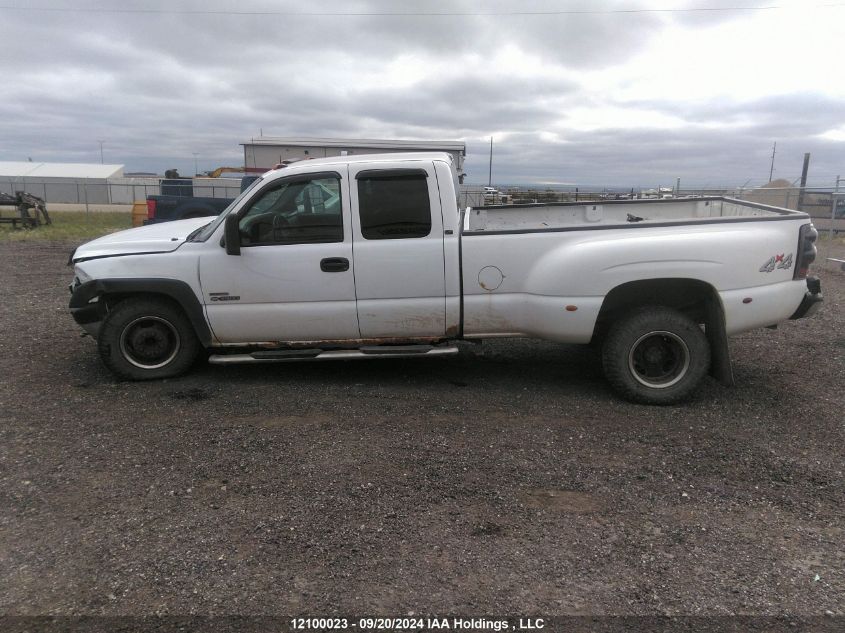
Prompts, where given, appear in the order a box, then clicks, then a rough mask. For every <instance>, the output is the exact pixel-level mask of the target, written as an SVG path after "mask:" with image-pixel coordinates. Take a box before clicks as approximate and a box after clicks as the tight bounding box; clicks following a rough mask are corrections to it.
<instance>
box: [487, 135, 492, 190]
mask: <svg viewBox="0 0 845 633" xmlns="http://www.w3.org/2000/svg"><path fill="white" fill-rule="evenodd" d="M487 186H488V187H492V186H493V137H492V136H491V137H490V173H489V174H488V176H487Z"/></svg>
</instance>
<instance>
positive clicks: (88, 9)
mask: <svg viewBox="0 0 845 633" xmlns="http://www.w3.org/2000/svg"><path fill="white" fill-rule="evenodd" d="M842 7H845V2H833V3H826V4H813V5H801V6H800V8H801V9H802V10H803V9H808V8H812V9H836V8H842ZM793 8H799V7H791V6H783V5H768V6H759V7H748V6H736V7H688V8H669V9H660V8H637V9H565V10H559V11H409V12H404V11H285V10H278V11H268V10H263V11H250V10H237V9H235V10H232V9H135V8H114V7H108V8H93V7H32V6H29V7H22V6H13V5H0V11H25V12H42V13H114V14H133V15H138V14H142V15H143V14H147V15H224V16H228V15H232V16H284V17H485V16H486V17H496V16H555V15H624V14H632V13H726V12H740V11H748V12H755V11H777V10H782V9H793Z"/></svg>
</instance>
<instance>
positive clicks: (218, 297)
mask: <svg viewBox="0 0 845 633" xmlns="http://www.w3.org/2000/svg"><path fill="white" fill-rule="evenodd" d="M208 296H209V298H210V299H211V300H212V301H240V300H241V297H240V295H230V294H229V293H228V292H209V293H208Z"/></svg>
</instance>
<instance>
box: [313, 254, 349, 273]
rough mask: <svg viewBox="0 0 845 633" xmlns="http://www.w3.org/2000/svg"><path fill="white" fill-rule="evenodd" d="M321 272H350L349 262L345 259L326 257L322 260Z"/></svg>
mask: <svg viewBox="0 0 845 633" xmlns="http://www.w3.org/2000/svg"><path fill="white" fill-rule="evenodd" d="M320 270H322V271H323V272H324V273H342V272H344V271H347V270H349V260H348V259H346V258H345V257H326V258H325V259H321V260H320Z"/></svg>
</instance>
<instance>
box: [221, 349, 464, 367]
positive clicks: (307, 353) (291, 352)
mask: <svg viewBox="0 0 845 633" xmlns="http://www.w3.org/2000/svg"><path fill="white" fill-rule="evenodd" d="M457 353H458V347H457V345H443V346H438V347H434V346H433V345H372V346H366V347H359V348H358V349H333V350H321V349H279V350H259V351H255V352H251V353H249V354H212V355H211V356H209V358H208V362H209V363H211V364H213V365H234V364H239V363H291V362H294V361H306V360H354V359H361V358H411V357H415V358H418V357H421V356H425V357H429V356H451V355H453V354H457Z"/></svg>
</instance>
